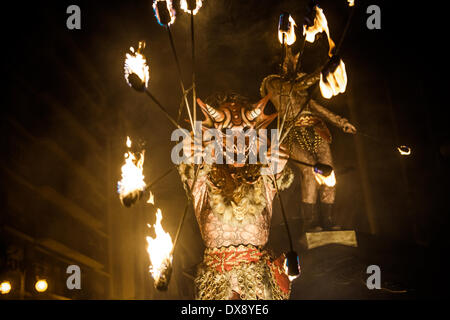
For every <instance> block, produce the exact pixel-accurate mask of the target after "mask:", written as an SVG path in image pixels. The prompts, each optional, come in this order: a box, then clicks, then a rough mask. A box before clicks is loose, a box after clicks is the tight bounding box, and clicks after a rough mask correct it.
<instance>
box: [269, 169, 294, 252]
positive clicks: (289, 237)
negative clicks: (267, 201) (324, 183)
mask: <svg viewBox="0 0 450 320" xmlns="http://www.w3.org/2000/svg"><path fill="white" fill-rule="evenodd" d="M273 180H274V184H275V189H276V190H277V197H278V201H279V202H280V208H281V216H282V217H283V221H284V225H285V226H286V233H287V237H288V240H289V248H290V251H294V246H293V244H292V236H291V230H290V229H289V225H288V221H287V218H286V212H285V210H284V205H283V200H281V195H280V190H279V189H278V183H277V177H276V176H275V174H274V175H273Z"/></svg>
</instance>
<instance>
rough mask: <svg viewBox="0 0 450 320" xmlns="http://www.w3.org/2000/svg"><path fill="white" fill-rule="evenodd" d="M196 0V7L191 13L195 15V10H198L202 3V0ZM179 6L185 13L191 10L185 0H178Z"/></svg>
mask: <svg viewBox="0 0 450 320" xmlns="http://www.w3.org/2000/svg"><path fill="white" fill-rule="evenodd" d="M195 2H196V4H197V5H196V7H195V9H194V10H193V11H192V14H193V15H194V16H195V15H196V14H197V12H198V11H199V10H200V8H201V7H202V5H203V1H202V0H195ZM180 8H181V10H183V11H184V12H186V13H191V10H189V9H188V3H187V0H181V1H180Z"/></svg>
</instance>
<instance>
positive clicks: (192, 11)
mask: <svg viewBox="0 0 450 320" xmlns="http://www.w3.org/2000/svg"><path fill="white" fill-rule="evenodd" d="M191 46H192V108H193V111H194V123H195V121H196V120H197V93H196V88H195V33H194V10H191Z"/></svg>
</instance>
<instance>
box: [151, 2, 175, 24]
mask: <svg viewBox="0 0 450 320" xmlns="http://www.w3.org/2000/svg"><path fill="white" fill-rule="evenodd" d="M163 1H165V2H166V6H167V11H168V12H169V15H170V21H168V22H167V24H164V23H161V17H160V15H159V10H158V2H163ZM153 10H154V11H155V16H156V20H157V21H158V23H159V24H160V25H161V26H163V27H164V26H170V25H172V24H173V23H174V22H175V17H176V12H175V9H174V8H173V5H172V0H155V1H153Z"/></svg>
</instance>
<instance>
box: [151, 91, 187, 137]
mask: <svg viewBox="0 0 450 320" xmlns="http://www.w3.org/2000/svg"><path fill="white" fill-rule="evenodd" d="M145 93H146V94H147V96H148V97H149V98H150V99H152V100H153V102H154V103H155V104H156V105H157V106H158V107H159V109H161V111H162V112H163V113H164V114H165V116H166V117H167V119H169V121H170V122H172V124H173V125H174V126H175V127H177V128H178V129H183V128H181V127H180V125H179V124H178V123H177V122H176V121H175V119H174V118H173V117H172V116H171V115H170V114H169V113H168V112H167V110H166V108H164V107H163V105H162V104H161V103H160V102H159V101H158V99H156V98H155V96H154V95H153V94H152V93H151V92H150V91H149V90H148V89H147V88H145Z"/></svg>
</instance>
